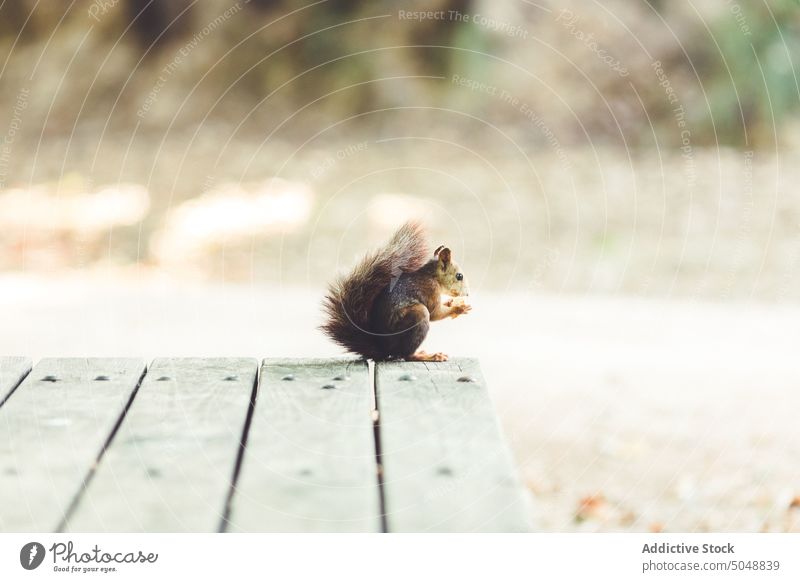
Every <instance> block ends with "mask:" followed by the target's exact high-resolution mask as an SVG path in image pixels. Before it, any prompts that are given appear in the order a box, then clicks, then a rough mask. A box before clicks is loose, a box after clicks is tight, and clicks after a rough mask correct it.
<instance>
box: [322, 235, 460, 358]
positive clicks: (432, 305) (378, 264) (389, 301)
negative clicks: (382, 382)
mask: <svg viewBox="0 0 800 582" xmlns="http://www.w3.org/2000/svg"><path fill="white" fill-rule="evenodd" d="M429 253H430V251H429V249H428V244H427V241H426V239H425V232H424V229H423V228H422V226H421V225H420V224H419V223H416V222H407V223H406V224H404V225H403V226H402V227H400V229H399V230H398V231H397V232H396V233H395V234H394V236H393V237H392V238H391V240H390V241H389V242H388V243H387V244H386V246H384V247H382V248H380V249H378V250H377V251H375V252H373V253H370V254H368V255H367V256H366V257H364V258H363V259H362V260H361V262H360V263H358V265H356V267H355V269H353V271H352V272H351V273H350V274H349V275H347V276H345V277H341V278H339V279H338V280H337V281H335V282H334V283H332V284H331V285H330V287H329V289H328V294H327V295H326V297H325V299H324V301H323V309H324V310H325V313H326V315H327V320H326V322H325V323H324V324H323V325H322V326H321V329H322V331H323V332H325V334H326V335H327V336H328V337H329V338H331V339H332V340H333V341H334V342H336V343H337V344H339V345H340V346H342V347H344V348H345V349H347V350H348V351H350V352H353V353H356V354H360V355H361V356H363V357H364V358H372V359H374V360H384V359H387V358H404V359H406V360H416V361H429V362H431V361H432V362H443V361H445V360H447V355H445V354H443V353H441V352H437V353H434V354H428V353H426V352H423V351H417V348H419V346H420V344H421V343H422V341H423V340H424V339H425V336H426V335H428V328H429V327H430V322H431V321H437V320H440V319H444V318H445V317H458V316H459V315H463V314H465V313H469V311H470V310H471V306H469V305H466V304H464V303H458V302H456V301H454V300H453V298H455V297H463V296H466V295H469V292H468V288H467V280H466V278H465V277H464V274H463V273H462V272H461V269H459V267H458V265H457V264H456V263H455V262H453V260H452V252H451V251H450V249H448V248H446V247H445V246H444V245H442V246H440V247H439V248H437V249H436V251H435V252H434V253H433V258H431V259H429V258H428V257H430V254H429ZM442 295H447V296H450V297H451V299H450V300H448V301H445V302H442Z"/></svg>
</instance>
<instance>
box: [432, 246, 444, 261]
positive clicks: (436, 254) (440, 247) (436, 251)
mask: <svg viewBox="0 0 800 582" xmlns="http://www.w3.org/2000/svg"><path fill="white" fill-rule="evenodd" d="M443 248H444V245H439V246H438V247H436V250H435V251H433V258H434V259H435V258H437V257H438V256H439V253H440V252H441V251H442V249H443Z"/></svg>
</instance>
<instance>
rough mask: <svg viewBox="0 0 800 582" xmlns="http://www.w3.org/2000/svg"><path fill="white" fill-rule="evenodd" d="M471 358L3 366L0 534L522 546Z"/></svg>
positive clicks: (507, 463)
mask: <svg viewBox="0 0 800 582" xmlns="http://www.w3.org/2000/svg"><path fill="white" fill-rule="evenodd" d="M528 514H529V511H528V507H527V500H526V495H525V493H524V490H523V489H522V487H521V486H520V483H519V480H518V478H517V475H516V471H515V468H514V466H513V463H512V460H511V456H510V454H509V451H508V448H507V446H506V444H505V442H504V440H503V437H502V435H501V432H500V430H499V426H498V422H497V419H496V416H495V414H494V412H493V409H492V405H491V402H490V400H489V396H488V393H487V390H486V385H485V382H484V380H483V377H482V375H481V372H480V367H479V365H478V362H477V361H476V360H472V359H455V360H451V361H449V362H443V363H417V362H385V363H377V364H374V365H373V364H371V363H370V364H369V365H368V364H367V362H365V361H363V360H354V359H324V360H323V359H303V360H288V359H267V360H265V361H264V362H263V363H262V365H261V369H260V373H259V364H258V362H257V361H256V360H254V359H247V358H210V359H200V358H175V359H171V358H159V359H156V360H155V361H154V362H152V364H151V365H149V366H147V365H146V363H145V362H144V361H143V360H139V359H128V358H122V359H100V358H87V359H77V358H64V359H61V358H48V359H44V360H42V361H40V362H39V363H38V364H36V366H35V367H33V369H32V370H31V362H30V360H28V359H26V358H0V531H4V532H22V531H100V532H106V531H108V532H161V531H167V532H200V531H237V532H252V531H280V532H290V531H302V532H312V531H313V532H345V531H357V532H363V531H367V532H380V531H389V532H401V531H406V532H408V531H412V532H422V531H457V532H469V531H500V532H511V531H515V532H516V531H528V530H529V529H530V526H529V522H528Z"/></svg>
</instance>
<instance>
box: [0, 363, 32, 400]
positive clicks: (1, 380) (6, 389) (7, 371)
mask: <svg viewBox="0 0 800 582" xmlns="http://www.w3.org/2000/svg"><path fill="white" fill-rule="evenodd" d="M30 371H31V361H30V360H29V359H28V358H8V357H7V358H0V406H2V405H3V402H5V400H6V399H7V398H8V397H9V395H10V394H11V393H12V392H13V391H14V388H16V387H17V386H19V383H20V382H22V379H23V378H25V376H26V375H27V374H28V372H30Z"/></svg>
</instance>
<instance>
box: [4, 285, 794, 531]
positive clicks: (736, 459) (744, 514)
mask: <svg viewBox="0 0 800 582" xmlns="http://www.w3.org/2000/svg"><path fill="white" fill-rule="evenodd" d="M108 275H109V273H103V272H95V273H93V274H87V273H81V274H73V275H72V276H59V277H47V276H45V275H5V276H3V277H2V278H0V310H2V312H4V313H5V317H4V321H3V333H2V334H0V353H3V354H20V355H29V356H33V357H34V358H39V357H42V356H86V355H92V356H120V355H124V356H143V357H147V358H152V357H154V356H212V355H216V356H222V355H230V356H234V355H236V356H253V357H266V356H295V357H307V356H312V355H320V356H328V355H336V354H338V353H339V352H338V351H337V349H336V348H335V347H334V346H332V345H331V344H330V343H328V342H327V341H326V340H325V339H324V338H323V337H322V336H321V334H319V333H318V332H316V330H315V326H316V325H317V324H318V323H319V308H318V302H319V298H320V297H319V292H318V291H312V290H309V289H307V288H297V287H291V286H286V287H277V286H262V285H249V286H248V285H241V284H230V285H220V284H206V285H196V284H187V283H186V282H181V281H178V280H175V279H173V278H170V277H165V276H163V275H162V276H159V275H152V274H149V273H147V271H146V270H145V269H141V270H139V271H131V272H128V273H114V276H113V277H112V278H109V276H108ZM471 298H472V297H471ZM473 304H474V305H475V310H474V311H473V313H471V314H470V315H469V316H468V317H464V318H461V319H458V320H455V321H447V322H442V323H439V324H437V325H434V326H433V327H432V331H431V334H430V335H429V338H428V340H427V342H426V345H427V346H428V347H429V348H431V349H435V350H445V351H447V352H449V353H450V354H451V355H454V356H455V355H460V356H467V355H474V356H477V357H479V358H480V360H481V363H482V365H483V367H484V371H485V375H486V378H487V381H488V382H489V386H490V389H491V392H492V396H493V398H494V400H495V404H496V406H497V408H498V410H499V413H500V417H501V420H502V422H503V425H504V428H505V431H506V434H507V435H508V437H509V438H510V441H511V443H512V446H513V448H514V453H515V456H516V459H517V462H518V464H519V465H520V468H521V472H522V474H523V478H524V479H525V482H526V485H527V487H528V489H529V490H530V492H531V494H532V496H533V500H534V503H533V508H534V513H535V516H534V517H535V519H536V523H537V524H538V525H539V527H540V528H541V529H543V530H548V531H550V530H552V531H594V530H602V531H609V530H623V531H647V530H653V531H655V530H664V531H798V530H800V508H798V507H797V505H798V499H797V496H798V495H800V465H798V464H797V463H794V462H792V459H797V458H798V456H800V432H798V430H797V411H798V410H800V393H799V392H798V391H797V389H796V388H797V386H798V383H800V368H798V366H797V364H796V346H797V343H798V339H800V337H798V336H800V331H798V330H800V308H798V307H796V306H792V307H781V306H769V305H754V304H749V305H748V304H738V303H737V304H733V303H731V304H727V305H719V304H708V303H703V302H689V301H675V300H673V301H663V300H652V299H651V300H641V299H640V300H631V299H624V300H621V299H613V298H607V299H603V298H587V297H577V296H574V297H568V296H561V297H555V296H552V295H542V294H533V293H519V292H508V293H498V292H494V293H492V292H486V293H478V294H477V295H476V296H475V297H474V300H473ZM793 503H794V506H793ZM792 507H794V508H792Z"/></svg>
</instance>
